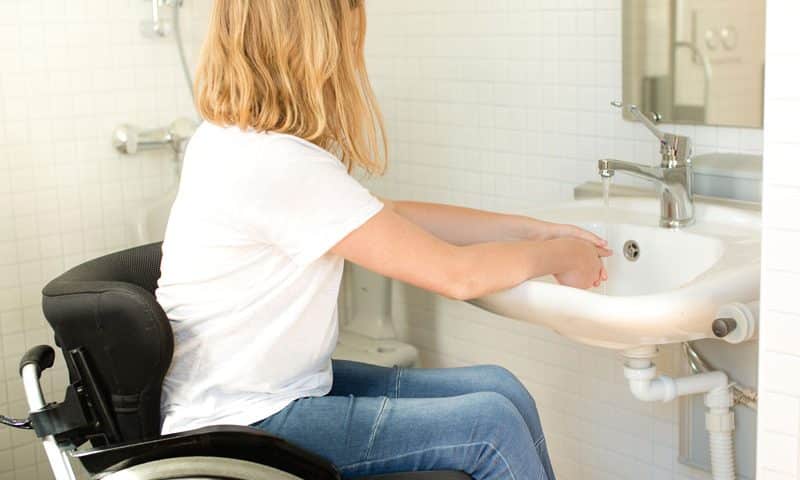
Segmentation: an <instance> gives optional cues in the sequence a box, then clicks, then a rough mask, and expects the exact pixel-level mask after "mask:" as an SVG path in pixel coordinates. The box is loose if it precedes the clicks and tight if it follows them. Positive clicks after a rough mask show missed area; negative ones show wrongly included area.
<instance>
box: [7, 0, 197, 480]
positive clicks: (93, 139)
mask: <svg viewBox="0 0 800 480" xmlns="http://www.w3.org/2000/svg"><path fill="white" fill-rule="evenodd" d="M208 11H209V2H208V1H207V0H203V1H199V0H192V1H191V2H186V6H185V7H184V8H183V10H182V12H183V14H184V18H183V20H184V21H183V25H184V29H185V31H184V37H185V40H186V43H187V45H186V46H187V50H188V52H189V54H190V57H191V58H195V57H196V53H197V50H198V47H199V45H200V40H201V36H202V35H203V32H204V29H205V21H206V17H207V14H208ZM149 15H150V9H149V4H148V2H144V1H115V2H105V1H100V0H90V1H82V2H66V1H63V0H61V1H48V2H46V5H45V2H41V1H31V2H15V1H5V0H2V1H0V64H2V65H3V68H2V69H0V205H2V206H0V272H1V273H2V274H0V340H1V341H0V367H2V368H0V412H2V413H4V414H11V415H15V416H23V415H25V414H26V408H25V405H24V402H23V392H22V388H21V383H20V381H19V378H18V376H17V372H16V367H15V365H17V362H18V361H19V357H20V355H21V353H22V352H23V351H24V349H26V348H28V347H31V346H33V345H35V344H38V343H49V344H53V341H52V334H51V332H50V331H49V329H47V328H45V326H44V322H43V319H42V316H41V311H40V306H39V303H40V301H41V297H40V291H41V288H42V286H43V284H44V282H46V281H47V280H48V279H50V278H52V277H54V276H56V275H58V274H59V273H61V272H63V270H64V269H65V268H67V267H69V266H72V265H74V264H76V263H78V262H80V261H82V260H85V259H87V258H90V257H94V256H97V255H100V254H102V253H106V252H108V251H111V250H114V249H118V248H121V247H124V246H127V245H128V244H129V243H130V239H128V238H126V237H125V229H124V226H125V223H126V222H127V221H128V220H129V219H132V215H133V214H134V213H135V212H136V208H137V207H138V206H140V205H143V204H144V202H145V201H147V200H149V199H151V198H153V197H155V196H157V195H158V194H160V193H161V192H162V191H164V190H165V189H166V188H168V187H169V185H170V183H171V182H172V181H173V179H174V177H173V174H172V171H173V167H172V163H171V162H172V160H171V156H172V155H171V154H170V153H168V152H163V153H156V154H151V155H148V156H147V159H146V160H143V159H142V158H137V157H123V156H121V155H119V154H117V153H116V152H115V151H114V150H113V148H112V147H111V132H112V128H113V127H114V126H115V125H116V124H119V123H134V124H139V125H142V126H144V127H155V126H160V125H164V124H166V123H168V122H170V121H172V120H173V119H174V118H176V117H177V116H179V115H183V116H190V115H193V111H192V107H191V103H190V99H189V95H188V93H187V89H186V86H185V84H184V83H183V82H184V80H183V77H181V76H180V75H179V73H178V70H177V60H176V59H177V52H176V51H175V45H174V39H173V38H171V37H170V38H169V39H166V40H164V41H151V40H148V39H145V38H143V37H142V36H141V35H140V34H139V22H140V21H141V20H144V19H146V18H148V17H149ZM51 376H52V377H53V378H57V379H60V383H59V386H58V388H57V389H56V395H63V386H64V385H65V382H64V379H65V372H64V367H63V364H60V365H59V366H58V367H57V368H56V369H55V370H54V371H50V372H48V373H46V374H45V385H49V384H50V382H49V378H50V377H51ZM48 390H51V391H52V388H48ZM51 393H52V392H51ZM14 433H15V435H10V434H9V432H8V431H7V430H6V429H4V430H2V431H0V478H5V477H4V475H5V473H4V472H13V473H12V474H11V476H10V477H8V478H18V479H26V480H29V479H33V478H42V479H44V478H49V476H50V474H49V469H48V468H47V466H46V464H45V463H44V458H43V457H42V456H41V447H40V446H39V444H38V443H34V440H35V439H34V437H33V436H32V435H30V434H29V433H22V434H16V433H17V432H14Z"/></svg>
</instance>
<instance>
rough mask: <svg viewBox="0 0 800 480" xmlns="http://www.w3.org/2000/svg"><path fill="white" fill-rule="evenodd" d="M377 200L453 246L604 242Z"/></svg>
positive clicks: (471, 213)
mask: <svg viewBox="0 0 800 480" xmlns="http://www.w3.org/2000/svg"><path fill="white" fill-rule="evenodd" d="M381 200H382V201H383V202H384V204H385V205H386V206H387V207H388V208H391V209H393V210H394V211H395V212H396V213H397V214H398V215H400V216H402V217H405V218H406V219H408V220H410V221H411V222H413V223H415V224H417V225H419V226H420V227H422V228H423V229H425V230H427V231H428V232H430V233H431V234H433V235H435V236H437V237H439V238H441V239H442V240H445V241H447V242H449V243H452V244H454V245H471V244H475V243H484V242H493V241H508V240H551V239H554V238H560V237H576V238H581V239H583V240H586V241H588V242H591V243H593V244H595V245H597V246H601V247H605V246H606V242H605V240H603V239H601V238H599V237H598V236H596V235H594V234H593V233H591V232H588V231H586V230H583V229H581V228H578V227H576V226H574V225H563V224H558V223H550V222H545V221H542V220H536V219H534V218H530V217H526V216H523V215H506V214H502V213H494V212H486V211H483V210H475V209H472V208H464V207H456V206H451V205H441V204H436V203H422V202H406V201H391V200H386V199H381Z"/></svg>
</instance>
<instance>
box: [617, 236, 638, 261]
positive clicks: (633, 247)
mask: <svg viewBox="0 0 800 480" xmlns="http://www.w3.org/2000/svg"><path fill="white" fill-rule="evenodd" d="M622 251H623V252H624V253H625V258H627V259H628V260H630V261H631V262H635V261H636V260H638V259H639V255H640V254H641V250H639V244H638V243H636V241H634V240H628V241H627V242H625V245H624V246H623V247H622Z"/></svg>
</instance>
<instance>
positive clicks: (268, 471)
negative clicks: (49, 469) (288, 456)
mask: <svg viewBox="0 0 800 480" xmlns="http://www.w3.org/2000/svg"><path fill="white" fill-rule="evenodd" d="M96 478H99V477H96ZM102 479H103V480H179V479H180V480H300V478H299V477H295V476H294V475H291V474H288V473H286V472H283V471H281V470H276V469H274V468H271V467H267V466H265V465H259V464H257V463H252V462H246V461H243V460H234V459H230V458H219V457H178V458H168V459H165V460H157V461H154V462H149V463H142V464H140V465H136V466H133V467H130V468H126V469H125V470H120V471H118V472H115V473H113V474H111V475H104V476H102Z"/></svg>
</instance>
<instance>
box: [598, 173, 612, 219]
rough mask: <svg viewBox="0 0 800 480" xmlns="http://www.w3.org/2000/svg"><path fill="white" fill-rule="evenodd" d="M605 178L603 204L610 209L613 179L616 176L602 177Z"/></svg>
mask: <svg viewBox="0 0 800 480" xmlns="http://www.w3.org/2000/svg"><path fill="white" fill-rule="evenodd" d="M601 178H602V179H603V205H604V206H605V207H606V211H608V204H609V199H610V198H611V179H612V178H614V177H601Z"/></svg>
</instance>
